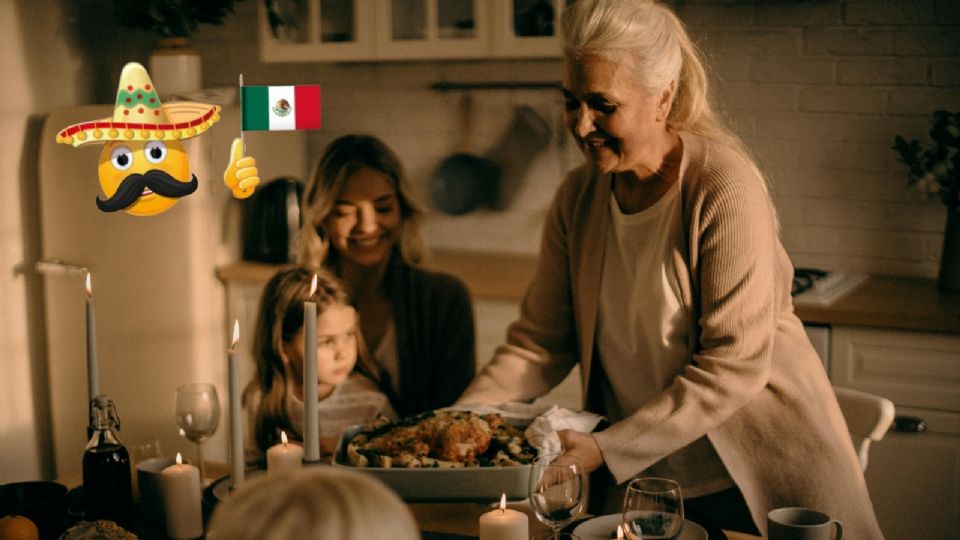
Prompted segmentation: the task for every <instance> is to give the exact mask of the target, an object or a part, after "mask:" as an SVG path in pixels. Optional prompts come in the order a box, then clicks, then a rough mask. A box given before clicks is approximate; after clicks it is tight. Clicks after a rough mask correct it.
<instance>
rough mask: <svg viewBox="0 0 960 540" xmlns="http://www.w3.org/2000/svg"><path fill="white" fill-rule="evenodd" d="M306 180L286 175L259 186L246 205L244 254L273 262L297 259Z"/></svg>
mask: <svg viewBox="0 0 960 540" xmlns="http://www.w3.org/2000/svg"><path fill="white" fill-rule="evenodd" d="M302 199H303V184H302V183H300V182H299V181H297V180H296V179H295V178H292V177H289V176H282V177H280V178H276V179H274V180H271V181H270V182H267V183H266V184H264V185H261V186H260V187H258V188H257V191H256V192H255V193H254V194H253V196H252V197H250V201H249V202H248V203H247V204H245V205H244V206H243V258H244V259H245V260H248V261H257V262H264V263H270V264H282V263H288V262H293V261H295V260H296V259H297V238H298V233H299V231H300V225H301V223H302V221H303V220H302V219H301V216H300V201H301V200H302Z"/></svg>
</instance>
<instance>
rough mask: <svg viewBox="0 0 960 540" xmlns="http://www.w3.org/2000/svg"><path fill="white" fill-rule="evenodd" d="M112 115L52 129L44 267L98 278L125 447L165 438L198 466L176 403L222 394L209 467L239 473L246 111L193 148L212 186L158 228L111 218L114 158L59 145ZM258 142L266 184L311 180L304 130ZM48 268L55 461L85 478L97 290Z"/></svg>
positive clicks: (197, 169)
mask: <svg viewBox="0 0 960 540" xmlns="http://www.w3.org/2000/svg"><path fill="white" fill-rule="evenodd" d="M112 112H113V107H112V106H111V105H93V106H82V107H71V108H67V109H60V110H56V111H53V112H51V113H50V114H49V116H48V117H47V118H46V121H45V125H44V128H43V130H42V136H41V140H40V141H38V142H37V148H38V152H39V158H38V164H39V166H38V169H39V170H38V176H39V177H38V178H37V181H38V182H39V207H40V210H39V213H40V223H39V228H40V239H41V244H42V246H41V250H40V253H41V254H42V255H41V257H42V260H58V261H61V262H62V263H63V264H65V265H67V266H73V267H84V268H86V269H88V270H89V271H90V273H91V276H92V290H93V298H94V303H95V309H96V323H97V325H96V328H97V349H98V363H99V379H100V381H99V383H100V391H101V393H105V394H107V395H109V396H110V397H111V398H112V399H113V400H114V401H115V403H116V405H117V409H118V412H119V416H120V420H121V430H120V437H121V439H122V440H123V442H124V443H125V444H126V445H127V446H128V447H130V446H132V445H135V444H137V443H139V442H140V441H144V440H147V439H149V438H150V437H154V436H155V437H157V438H158V439H159V441H160V444H161V447H162V449H163V451H164V453H165V454H166V455H173V454H175V453H176V452H178V451H179V452H184V455H185V456H186V457H188V458H190V459H193V458H194V456H195V447H194V445H193V443H191V442H190V441H187V440H185V439H182V438H181V437H180V436H179V433H178V427H177V424H176V420H175V417H174V394H175V390H176V388H177V386H179V385H182V384H185V383H189V382H211V383H214V384H215V385H216V387H217V391H218V393H219V400H220V406H221V418H220V423H219V427H218V429H217V432H216V433H215V434H214V435H213V437H212V438H211V439H210V440H209V441H207V442H206V443H205V446H204V457H205V458H206V459H207V460H217V461H222V462H225V461H227V459H228V455H229V449H228V448H227V444H228V443H227V441H228V440H229V438H228V433H227V432H228V430H229V417H228V414H229V412H228V404H229V399H228V395H227V388H228V387H227V354H226V351H227V347H228V346H229V341H230V338H231V336H230V333H231V332H230V330H231V329H230V326H231V324H232V321H228V320H227V318H228V315H227V314H226V313H225V309H226V308H225V295H224V289H223V285H222V284H221V283H220V282H219V281H218V280H217V278H216V276H215V268H216V266H217V265H220V264H224V263H228V262H232V261H234V260H235V259H237V258H238V256H239V253H240V250H239V246H238V243H239V238H240V216H241V210H242V208H241V205H242V204H244V202H243V201H237V200H234V199H233V198H232V196H231V194H230V191H229V189H227V187H226V186H224V184H223V179H222V174H223V170H224V167H225V166H226V164H227V158H228V156H229V148H230V141H231V140H232V139H233V138H234V137H236V136H238V134H239V122H240V119H239V113H238V109H237V107H236V106H234V105H230V106H225V107H224V110H223V111H222V112H221V117H222V118H221V120H220V121H219V122H218V123H217V124H215V125H214V126H213V127H212V128H211V129H210V130H209V131H208V132H207V133H205V134H204V135H202V136H200V137H197V138H194V139H190V140H188V141H184V147H185V149H186V151H187V153H188V155H189V158H190V164H191V169H192V172H193V173H194V174H195V175H196V176H197V178H198V180H199V187H198V188H197V191H195V192H194V193H193V194H191V195H188V196H186V197H183V198H181V199H180V200H179V202H177V204H176V205H175V206H174V207H173V208H171V209H170V210H167V211H166V212H164V213H162V214H159V215H155V216H151V217H134V216H130V215H127V214H126V213H123V212H122V211H121V212H114V213H105V212H101V211H100V210H99V209H98V208H97V206H96V204H95V201H94V199H95V197H97V195H98V194H99V193H100V187H99V183H98V178H97V161H98V159H99V155H100V150H101V149H102V147H101V146H99V145H89V147H87V146H83V147H79V148H73V147H70V146H67V145H63V144H57V143H56V137H55V135H56V133H57V131H58V130H60V129H62V128H64V127H66V126H68V125H70V124H73V123H76V122H80V121H86V120H93V119H98V118H105V117H109V116H110V115H111V114H112ZM246 144H247V148H248V154H249V155H252V156H253V157H254V158H256V159H257V165H258V167H259V169H260V178H261V181H263V182H265V181H267V180H269V179H271V178H275V177H277V176H281V175H290V176H295V177H298V178H301V179H302V178H304V175H305V174H306V165H305V163H306V161H307V156H306V137H305V135H304V133H303V132H255V133H247V134H246ZM41 267H43V268H45V270H43V271H42V274H43V276H44V277H43V303H44V319H45V336H46V345H47V352H48V355H47V356H48V358H47V362H48V366H47V367H48V375H49V384H50V401H51V403H50V415H51V419H50V423H51V426H52V435H53V448H51V449H49V450H50V452H52V455H53V458H54V460H55V463H56V469H57V471H56V472H57V476H58V477H60V478H70V477H72V478H78V477H79V474H80V471H81V457H82V453H83V447H84V445H85V444H86V427H87V412H88V411H87V364H86V362H87V360H86V338H85V318H86V315H85V299H86V290H85V288H84V283H83V278H82V276H81V275H80V274H79V273H78V272H70V271H62V270H61V267H58V266H56V265H44V264H41ZM252 315H253V314H250V316H252ZM251 339H252V336H240V340H241V343H240V346H241V347H249V343H250V340H251ZM245 382H246V381H242V383H241V384H245Z"/></svg>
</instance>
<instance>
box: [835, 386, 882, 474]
mask: <svg viewBox="0 0 960 540" xmlns="http://www.w3.org/2000/svg"><path fill="white" fill-rule="evenodd" d="M833 390H834V393H836V395H837V401H838V402H839V403H840V410H841V411H842V412H843V417H844V419H845V420H846V421H847V429H848V430H849V431H850V437H851V438H852V439H853V446H854V448H856V450H857V456H858V457H859V458H860V466H861V467H862V468H863V470H864V471H866V470H867V457H868V454H869V452H870V443H871V442H873V441H879V440H880V439H882V438H883V436H884V435H885V434H886V433H887V430H888V429H890V425H891V424H892V423H893V416H894V407H893V402H892V401H890V400H889V399H887V398H883V397H880V396H876V395H873V394H868V393H866V392H861V391H859V390H851V389H850V388H841V387H839V386H834V387H833Z"/></svg>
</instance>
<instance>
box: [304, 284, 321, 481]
mask: <svg viewBox="0 0 960 540" xmlns="http://www.w3.org/2000/svg"><path fill="white" fill-rule="evenodd" d="M315 292H317V275H316V274H314V275H313V281H311V282H310V298H313V294H314V293H315ZM303 454H304V456H303V460H304V461H306V462H308V463H309V462H316V461H320V417H319V413H318V411H317V304H316V303H314V302H311V301H310V300H307V301H306V302H304V303H303Z"/></svg>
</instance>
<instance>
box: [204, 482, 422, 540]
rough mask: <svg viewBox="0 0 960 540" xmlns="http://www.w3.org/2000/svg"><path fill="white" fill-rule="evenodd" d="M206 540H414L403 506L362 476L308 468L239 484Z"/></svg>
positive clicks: (216, 516) (220, 509)
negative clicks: (378, 539)
mask: <svg viewBox="0 0 960 540" xmlns="http://www.w3.org/2000/svg"><path fill="white" fill-rule="evenodd" d="M207 538H210V539H211V540H312V539H316V540H320V539H324V540H326V539H334V538H335V539H337V540H370V539H371V538H391V539H394V540H419V539H420V532H419V531H418V530H417V525H416V522H415V521H414V518H413V515H412V514H411V513H410V510H409V509H408V508H407V507H406V505H404V504H403V501H401V500H400V498H399V497H398V496H397V495H396V494H395V493H394V492H393V491H391V490H390V488H388V487H387V486H385V485H383V483H381V482H380V481H379V480H376V479H375V478H373V477H371V476H368V475H366V474H364V473H362V472H358V471H351V470H347V469H340V468H333V467H311V468H308V469H302V470H300V471H296V472H293V473H283V474H280V475H272V474H271V475H266V474H264V475H261V476H258V477H255V478H253V479H251V480H248V481H247V482H245V483H243V484H242V485H241V486H240V488H239V489H237V490H236V491H234V492H232V493H231V494H230V496H229V497H227V498H226V500H225V501H223V502H222V503H221V504H220V505H219V506H217V508H216V510H215V511H214V513H213V516H212V517H211V520H210V526H209V528H208V533H207Z"/></svg>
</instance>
